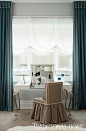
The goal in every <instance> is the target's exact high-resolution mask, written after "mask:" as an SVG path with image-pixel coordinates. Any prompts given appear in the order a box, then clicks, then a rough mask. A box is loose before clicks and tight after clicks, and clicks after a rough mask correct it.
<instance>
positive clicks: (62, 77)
mask: <svg viewBox="0 0 86 131" xmlns="http://www.w3.org/2000/svg"><path fill="white" fill-rule="evenodd" d="M61 79H62V81H63V82H64V74H61Z"/></svg>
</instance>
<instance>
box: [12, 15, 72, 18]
mask: <svg viewBox="0 0 86 131" xmlns="http://www.w3.org/2000/svg"><path fill="white" fill-rule="evenodd" d="M12 17H13V18H29V17H30V18H33V17H41V18H42V17H43V18H44V17H45V18H47V17H49V18H56V17H57V18H73V16H54V15H53V16H12Z"/></svg>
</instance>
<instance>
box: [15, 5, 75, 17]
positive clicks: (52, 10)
mask: <svg viewBox="0 0 86 131" xmlns="http://www.w3.org/2000/svg"><path fill="white" fill-rule="evenodd" d="M13 16H73V4H72V3H65V4H64V3H58V4H24V3H23V4H20V3H19V4H18V3H16V4H13Z"/></svg>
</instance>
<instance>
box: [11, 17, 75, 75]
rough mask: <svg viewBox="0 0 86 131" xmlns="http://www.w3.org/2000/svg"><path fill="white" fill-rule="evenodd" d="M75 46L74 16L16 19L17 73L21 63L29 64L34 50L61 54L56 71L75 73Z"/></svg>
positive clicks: (14, 49) (14, 37) (15, 55)
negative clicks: (73, 70)
mask: <svg viewBox="0 0 86 131" xmlns="http://www.w3.org/2000/svg"><path fill="white" fill-rule="evenodd" d="M72 45H73V18H72V17H68V18H56V17H55V18H54V17H52V18H50V17H31V18H30V17H28V18H25V17H24V18H22V17H21V18H13V54H14V70H19V67H20V64H27V65H28V62H29V61H30V60H29V59H31V55H30V56H28V53H29V52H30V51H32V52H37V53H39V55H40V54H44V55H45V54H46V53H50V52H57V53H56V58H55V59H58V60H56V61H55V68H56V69H58V68H59V69H61V70H62V69H69V70H72ZM45 56H46V55H45ZM30 64H31V63H30ZM53 64H54V63H53ZM29 67H30V65H28V68H29ZM29 69H30V68H29ZM14 72H15V71H14ZM66 72H67V71H66ZM17 73H18V72H17ZM14 74H15V73H14ZM18 74H19V73H18Z"/></svg>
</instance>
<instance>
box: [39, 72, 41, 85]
mask: <svg viewBox="0 0 86 131" xmlns="http://www.w3.org/2000/svg"><path fill="white" fill-rule="evenodd" d="M39 81H40V84H41V74H40V77H39Z"/></svg>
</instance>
